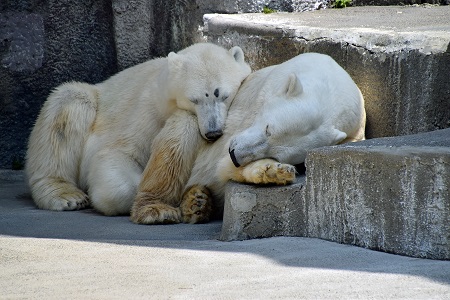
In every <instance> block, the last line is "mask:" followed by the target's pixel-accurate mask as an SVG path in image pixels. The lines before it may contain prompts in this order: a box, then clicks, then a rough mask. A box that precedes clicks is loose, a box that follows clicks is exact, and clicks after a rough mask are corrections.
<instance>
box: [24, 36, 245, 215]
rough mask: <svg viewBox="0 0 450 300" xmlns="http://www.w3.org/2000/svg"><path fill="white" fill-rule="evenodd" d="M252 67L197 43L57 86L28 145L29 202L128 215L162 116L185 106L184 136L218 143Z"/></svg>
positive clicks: (238, 56)
mask: <svg viewBox="0 0 450 300" xmlns="http://www.w3.org/2000/svg"><path fill="white" fill-rule="evenodd" d="M250 72H251V70H250V67H249V66H248V64H247V63H246V62H245V61H244V53H243V52H242V50H241V48H239V47H233V48H232V49H230V50H229V51H227V50H225V49H223V48H222V47H219V46H217V45H213V44H208V43H200V44H195V45H192V46H190V47H188V48H186V49H184V50H182V51H180V52H178V53H173V52H172V53H170V54H169V55H168V57H167V58H159V59H154V60H150V61H147V62H144V63H142V64H139V65H136V66H134V67H131V68H128V69H126V70H123V71H121V72H120V73H118V74H116V75H114V76H112V77H111V78H109V79H108V80H106V81H104V82H102V83H99V84H96V85H90V84H86V83H79V82H71V83H66V84H63V85H61V86H59V87H58V88H56V90H55V91H53V93H52V94H51V95H50V96H49V98H48V100H47V101H46V102H45V104H44V106H43V108H42V110H41V112H40V114H39V117H38V119H37V121H36V124H35V126H34V128H33V130H32V132H31V136H30V140H29V144H28V152H27V162H26V174H27V176H28V182H29V186H30V188H31V193H32V196H33V199H34V201H35V203H36V204H37V206H38V207H40V208H43V209H51V210H75V209H81V208H83V207H86V206H88V205H89V204H91V205H92V206H93V207H94V208H95V209H96V210H98V211H99V212H101V213H103V214H105V215H119V214H129V213H130V208H131V205H132V203H133V201H134V198H135V195H136V191H137V187H138V185H139V182H140V180H141V174H142V171H143V170H144V168H145V166H146V165H147V162H148V160H149V157H150V154H151V152H152V148H151V145H152V142H153V140H155V139H157V138H158V135H159V133H160V131H161V129H162V128H163V127H164V125H165V122H166V120H167V119H168V118H169V117H170V116H172V115H174V114H177V113H178V112H179V111H181V110H186V111H189V112H190V113H191V114H194V115H196V120H195V123H193V124H190V125H192V126H190V127H186V130H185V134H186V135H187V136H194V137H197V138H199V139H200V140H202V138H203V139H205V140H209V141H214V140H216V139H217V138H219V137H220V136H221V135H222V132H223V128H224V126H225V120H226V115H227V112H228V108H229V106H230V104H231V102H232V100H233V98H234V96H235V94H236V92H237V90H238V88H239V86H240V85H241V83H242V81H243V80H244V79H245V78H246V77H247V76H248V75H249V74H250ZM191 131H192V132H191ZM199 131H200V135H198V132H199ZM189 143H195V144H199V143H201V142H200V141H198V140H197V139H196V138H192V139H191V140H190V141H189ZM189 143H186V144H185V145H184V146H185V147H189ZM179 150H181V151H183V148H182V147H181V148H180V149H179ZM165 155H166V154H164V153H163V154H162V156H165ZM149 172H151V170H150V171H149ZM162 184H166V183H165V182H162Z"/></svg>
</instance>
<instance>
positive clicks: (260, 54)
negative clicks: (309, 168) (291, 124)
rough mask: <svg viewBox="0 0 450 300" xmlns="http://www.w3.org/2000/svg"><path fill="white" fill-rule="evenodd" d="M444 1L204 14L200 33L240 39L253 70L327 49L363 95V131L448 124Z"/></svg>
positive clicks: (381, 133)
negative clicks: (428, 4)
mask: <svg viewBox="0 0 450 300" xmlns="http://www.w3.org/2000/svg"><path fill="white" fill-rule="evenodd" d="M449 15H450V7H448V6H439V7H430V8H427V9H424V8H422V7H354V8H347V9H344V10H336V9H334V10H332V9H330V10H319V11H314V12H307V13H301V14H295V13H293V14H282V13H279V14H269V15H265V14H239V15H207V16H205V22H206V25H207V26H205V30H206V34H207V35H208V40H209V41H212V42H215V43H218V44H221V45H224V46H227V47H229V46H231V45H240V46H241V47H242V48H243V50H244V52H245V53H246V57H247V59H248V60H249V62H250V64H251V66H252V67H253V68H254V69H259V68H262V67H265V66H268V65H272V64H277V63H281V62H284V61H286V60H288V59H290V58H292V57H294V56H296V55H298V54H300V53H303V52H320V53H325V54H328V55H330V56H332V57H333V58H334V59H335V60H336V61H337V62H338V63H339V64H340V65H341V66H342V67H343V68H344V69H345V70H346V71H347V72H348V73H349V74H350V75H351V76H352V78H353V79H354V80H355V82H356V83H357V85H358V86H359V87H360V89H361V91H362V93H363V95H364V98H365V100H366V111H367V128H366V136H367V137H369V138H374V137H385V136H399V135H406V134H414V133H419V132H427V131H432V130H437V129H443V128H448V127H449V126H450V85H449V84H448V70H449V69H450V55H449V51H450V50H449V49H450V23H449V22H448V16H449Z"/></svg>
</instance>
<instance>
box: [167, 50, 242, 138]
mask: <svg viewBox="0 0 450 300" xmlns="http://www.w3.org/2000/svg"><path fill="white" fill-rule="evenodd" d="M168 66H169V75H168V76H169V78H168V81H169V93H170V97H171V98H172V99H175V101H176V105H177V107H178V108H181V109H184V110H188V111H191V112H193V113H194V114H195V115H197V119H198V127H199V130H200V133H201V135H202V136H203V138H204V139H206V140H208V141H215V140H217V139H218V138H219V137H221V136H222V134H223V130H224V126H225V120H226V117H227V112H228V108H229V107H230V105H231V102H232V101H233V98H234V96H235V95H236V93H237V90H238V89H239V87H240V85H241V83H242V81H243V80H244V79H245V78H246V77H247V76H248V75H249V74H250V72H251V69H250V67H249V66H248V64H247V63H246V62H245V59H244V52H243V51H242V49H241V48H240V47H237V46H236V47H233V48H231V49H230V50H226V49H224V48H222V47H220V46H217V45H214V44H209V43H199V44H194V45H192V46H190V47H188V48H186V49H184V50H182V51H180V52H178V53H174V52H171V53H169V55H168Z"/></svg>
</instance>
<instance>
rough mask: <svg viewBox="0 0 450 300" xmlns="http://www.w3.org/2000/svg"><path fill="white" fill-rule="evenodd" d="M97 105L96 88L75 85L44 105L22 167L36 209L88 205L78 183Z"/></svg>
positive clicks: (63, 87)
mask: <svg viewBox="0 0 450 300" xmlns="http://www.w3.org/2000/svg"><path fill="white" fill-rule="evenodd" d="M97 103H98V91H97V89H96V87H95V86H92V85H89V84H84V83H77V82H72V83H66V84H63V85H61V86H60V87H58V88H57V89H56V90H55V91H54V92H53V93H52V94H51V95H50V96H49V98H48V100H47V101H46V102H45V104H44V106H43V108H42V110H41V112H40V114H39V117H38V119H37V121H36V124H35V126H34V128H33V130H32V132H31V135H30V140H29V143H28V151H27V161H26V166H25V171H26V174H27V177H28V183H29V186H30V189H31V194H32V196H33V200H34V202H35V203H36V205H37V206H38V207H39V208H42V209H50V210H75V209H81V208H83V207H86V206H88V205H89V201H88V197H87V196H86V194H85V193H84V192H83V191H82V190H81V189H79V188H78V187H77V182H78V176H79V171H80V161H81V157H82V155H83V149H84V144H85V141H86V138H87V136H88V134H89V132H90V129H91V126H92V124H93V122H94V120H95V117H96V112H97Z"/></svg>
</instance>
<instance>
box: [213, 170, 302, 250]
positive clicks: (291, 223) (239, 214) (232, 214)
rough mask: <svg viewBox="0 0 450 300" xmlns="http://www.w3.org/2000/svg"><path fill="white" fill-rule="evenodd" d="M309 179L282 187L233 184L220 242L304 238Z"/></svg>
mask: <svg viewBox="0 0 450 300" xmlns="http://www.w3.org/2000/svg"><path fill="white" fill-rule="evenodd" d="M304 185H305V177H304V176H302V177H299V178H298V179H297V182H296V183H294V184H292V185H288V186H281V187H260V186H256V185H243V184H238V183H234V182H230V183H229V184H228V185H227V188H226V191H225V199H226V201H225V207H224V216H223V223H222V233H221V235H220V240H222V241H231V240H246V239H253V238H264V237H271V236H304V235H305V233H304V232H303V230H304V229H305V224H304V222H305V219H304V218H303V216H302V210H301V209H300V208H301V204H302V203H301V202H300V201H299V200H300V199H303V196H302V195H303V187H304Z"/></svg>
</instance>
